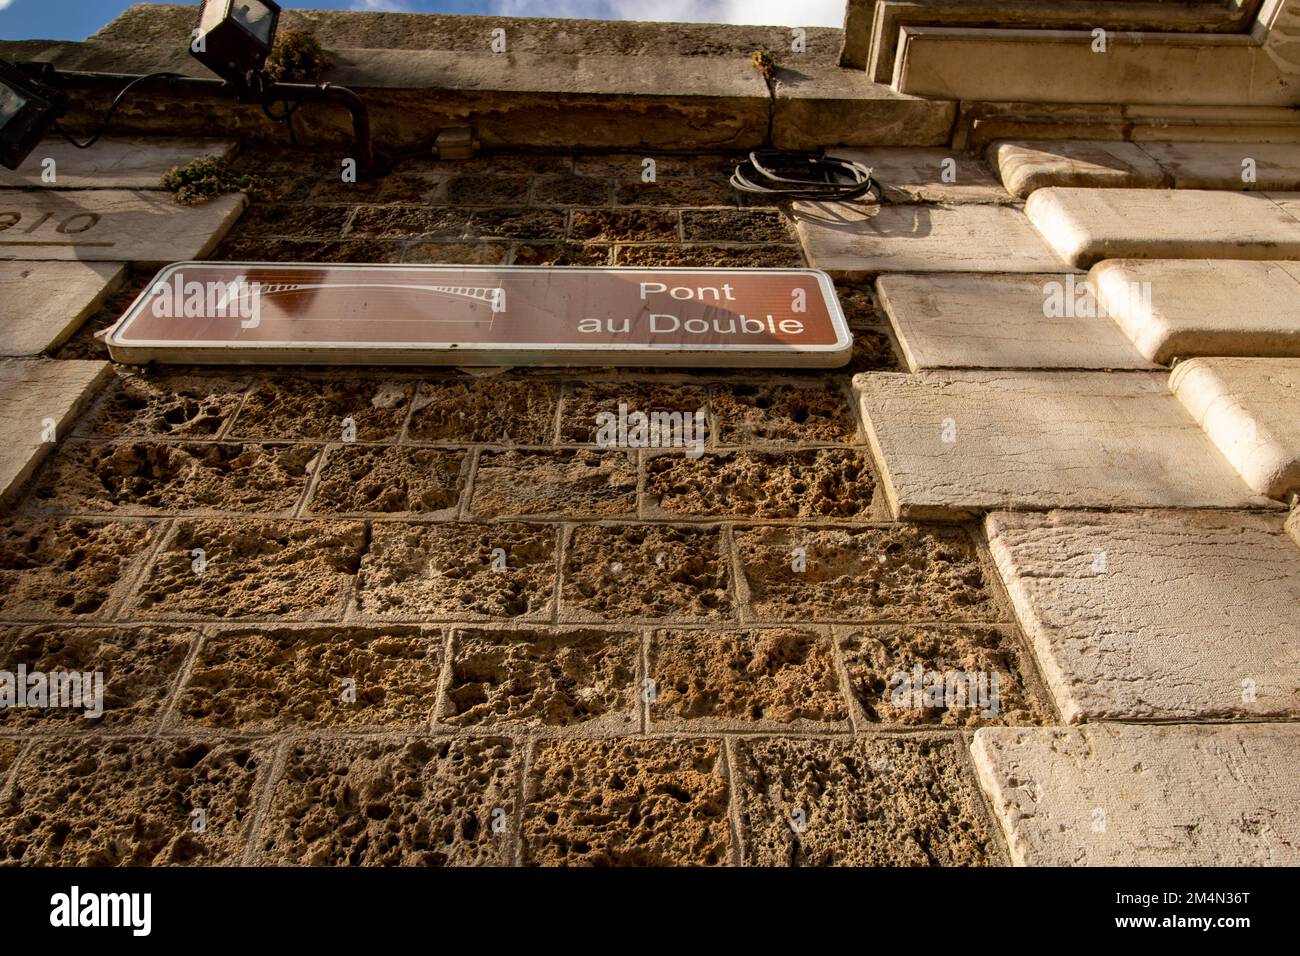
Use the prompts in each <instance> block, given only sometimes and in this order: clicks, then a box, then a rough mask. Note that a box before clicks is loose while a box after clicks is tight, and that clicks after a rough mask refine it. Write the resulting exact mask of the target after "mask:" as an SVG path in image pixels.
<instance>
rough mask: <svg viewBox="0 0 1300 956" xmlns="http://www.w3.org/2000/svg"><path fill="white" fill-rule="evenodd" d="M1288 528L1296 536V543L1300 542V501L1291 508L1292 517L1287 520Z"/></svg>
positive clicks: (1292, 535)
mask: <svg viewBox="0 0 1300 956" xmlns="http://www.w3.org/2000/svg"><path fill="white" fill-rule="evenodd" d="M1286 530H1287V532H1288V533H1289V534H1290V535H1291V537H1293V538H1295V543H1296V544H1300V502H1297V503H1296V506H1295V507H1294V508H1292V509H1291V517H1290V518H1288V519H1287V521H1286Z"/></svg>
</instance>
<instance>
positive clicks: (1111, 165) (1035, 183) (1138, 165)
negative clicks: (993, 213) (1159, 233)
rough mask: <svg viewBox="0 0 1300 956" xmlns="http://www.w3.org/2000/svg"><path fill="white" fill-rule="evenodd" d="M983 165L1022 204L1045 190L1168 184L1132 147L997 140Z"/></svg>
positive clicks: (1088, 142) (1137, 148)
mask: <svg viewBox="0 0 1300 956" xmlns="http://www.w3.org/2000/svg"><path fill="white" fill-rule="evenodd" d="M988 160H989V165H990V166H992V167H993V168H994V169H996V170H997V172H998V175H999V176H1001V177H1002V185H1004V186H1006V187H1007V190H1008V191H1009V192H1011V193H1013V194H1014V195H1016V196H1020V197H1021V198H1022V199H1023V198H1024V197H1026V196H1028V195H1029V194H1030V193H1032V192H1033V191H1034V190H1035V189H1041V188H1043V187H1045V186H1087V187H1109V188H1118V187H1132V188H1137V189H1144V188H1145V189H1153V188H1156V187H1158V186H1164V185H1167V184H1168V183H1167V177H1166V176H1165V172H1164V170H1162V169H1161V168H1160V165H1159V164H1158V163H1156V161H1155V160H1153V159H1152V158H1151V157H1150V156H1148V155H1147V154H1146V153H1145V152H1143V151H1142V147H1140V146H1138V145H1136V144H1134V143H1122V142H1114V143H1106V142H1094V141H1091V140H1059V141H1057V140H1053V141H1048V142H1034V141H1028V142H1026V141H1018V142H1016V141H1008V140H1002V141H999V142H994V143H990V144H989V148H988Z"/></svg>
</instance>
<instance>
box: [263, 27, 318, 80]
mask: <svg viewBox="0 0 1300 956" xmlns="http://www.w3.org/2000/svg"><path fill="white" fill-rule="evenodd" d="M333 65H334V64H333V63H332V62H331V61H330V58H329V57H328V56H327V55H326V54H325V48H324V47H323V46H321V45H320V40H317V39H316V36H315V34H313V33H309V32H308V31H306V30H283V31H281V32H280V33H279V34H278V35H277V36H276V38H275V46H273V47H272V48H271V55H270V56H268V57H267V58H266V75H267V76H269V77H270V78H271V79H272V80H274V81H275V82H276V83H319V82H320V78H321V77H322V76H324V75H325V71H326V70H328V69H329V68H330V67H331V66H333Z"/></svg>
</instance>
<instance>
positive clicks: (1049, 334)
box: [876, 273, 1156, 372]
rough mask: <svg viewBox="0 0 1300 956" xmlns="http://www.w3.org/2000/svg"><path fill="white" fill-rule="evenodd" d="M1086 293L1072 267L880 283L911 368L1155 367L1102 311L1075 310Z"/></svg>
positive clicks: (888, 279) (909, 277) (907, 277)
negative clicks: (1067, 270)
mask: <svg viewBox="0 0 1300 956" xmlns="http://www.w3.org/2000/svg"><path fill="white" fill-rule="evenodd" d="M1083 295H1086V290H1085V288H1084V280H1083V279H1082V278H1081V277H1076V276H1075V275H1074V274H1073V273H1067V274H1065V275H1062V274H1060V273H1056V274H1049V273H1044V274H1039V275H1026V276H1018V275H932V276H916V275H889V276H881V277H880V279H879V280H878V281H877V282H876V297H877V299H878V301H879V302H880V304H881V306H882V307H883V308H884V310H885V312H886V313H887V314H888V315H889V319H890V321H891V322H892V323H893V325H894V331H895V332H896V333H897V336H898V343H899V345H900V346H901V347H902V350H903V356H904V358H906V359H907V364H908V367H909V368H910V369H911V370H912V371H914V372H919V371H922V370H924V369H936V368H985V369H991V368H1066V369H1107V368H1121V369H1134V368H1136V369H1153V368H1155V367H1156V366H1154V365H1152V364H1151V363H1150V362H1147V361H1145V360H1143V358H1142V356H1140V355H1138V353H1137V351H1136V350H1135V349H1134V348H1133V346H1132V345H1131V344H1130V343H1129V341H1128V339H1127V338H1125V336H1124V333H1123V332H1121V331H1120V330H1119V329H1118V328H1116V327H1115V323H1113V322H1112V321H1111V320H1110V319H1109V318H1107V317H1106V316H1105V315H1098V314H1096V311H1095V309H1094V308H1092V307H1088V308H1086V309H1084V310H1083V311H1082V312H1080V311H1079V310H1078V309H1076V305H1077V304H1079V302H1080V299H1079V296H1083ZM1087 301H1090V300H1085V301H1084V304H1085V305H1087Z"/></svg>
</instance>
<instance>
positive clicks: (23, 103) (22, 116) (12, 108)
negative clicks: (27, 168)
mask: <svg viewBox="0 0 1300 956" xmlns="http://www.w3.org/2000/svg"><path fill="white" fill-rule="evenodd" d="M67 110H68V100H67V97H66V96H64V94H63V93H62V92H60V91H59V90H56V89H54V88H53V87H50V86H47V85H46V84H44V83H42V82H40V81H39V80H37V79H36V78H34V77H32V76H30V75H29V74H27V73H24V72H23V71H22V70H20V69H18V67H16V66H14V65H13V64H12V63H10V62H8V61H7V60H0V164H3V165H4V166H6V167H8V168H9V169H17V168H18V167H19V166H21V165H22V163H23V160H25V159H26V158H27V157H28V156H29V155H31V152H32V150H34V149H35V148H36V144H37V143H39V142H40V141H41V138H42V137H43V136H44V135H45V133H46V131H48V130H49V128H50V127H51V126H53V125H54V122H55V120H57V119H58V118H59V117H60V116H62V115H63V114H64V113H66V112H67Z"/></svg>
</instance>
